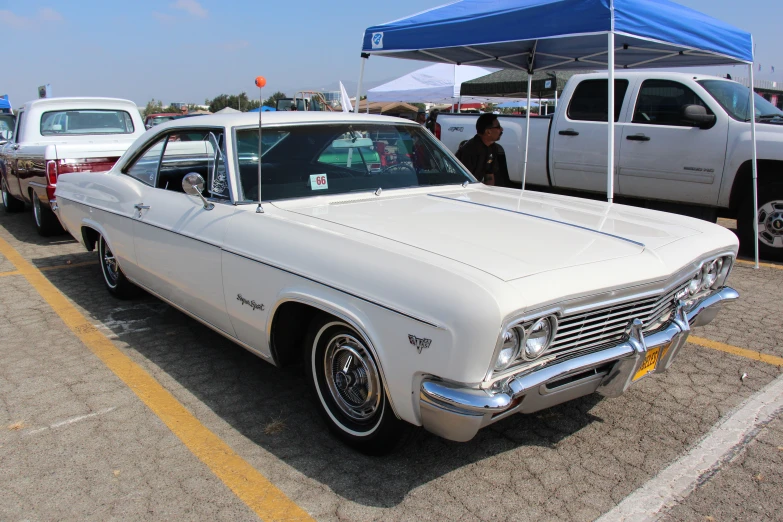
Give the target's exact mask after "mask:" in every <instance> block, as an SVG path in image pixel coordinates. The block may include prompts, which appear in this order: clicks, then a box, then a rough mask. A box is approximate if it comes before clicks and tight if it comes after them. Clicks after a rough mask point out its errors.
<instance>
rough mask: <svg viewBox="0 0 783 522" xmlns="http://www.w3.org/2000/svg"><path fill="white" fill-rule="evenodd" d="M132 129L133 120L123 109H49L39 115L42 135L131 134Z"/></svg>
mask: <svg viewBox="0 0 783 522" xmlns="http://www.w3.org/2000/svg"><path fill="white" fill-rule="evenodd" d="M133 131H134V128H133V120H132V119H131V117H130V114H128V113H127V112H125V111H109V110H93V109H83V110H75V111H73V110H72V111H49V112H45V113H44V114H43V116H41V135H42V136H57V135H84V134H132V133H133Z"/></svg>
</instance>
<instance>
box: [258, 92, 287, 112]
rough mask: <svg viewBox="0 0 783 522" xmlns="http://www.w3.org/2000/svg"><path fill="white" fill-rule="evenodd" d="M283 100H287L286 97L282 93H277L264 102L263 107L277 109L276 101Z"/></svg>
mask: <svg viewBox="0 0 783 522" xmlns="http://www.w3.org/2000/svg"><path fill="white" fill-rule="evenodd" d="M283 98H288V96H286V95H285V93H284V92H280V91H277V92H276V93H274V94H273V95H272V96H270V97H269V98H267V99H266V100H264V106H265V107H273V108H275V109H276V108H277V100H281V99H283Z"/></svg>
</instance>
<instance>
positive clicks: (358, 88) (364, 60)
mask: <svg viewBox="0 0 783 522" xmlns="http://www.w3.org/2000/svg"><path fill="white" fill-rule="evenodd" d="M369 57H370V55H369V54H367V53H362V67H361V71H360V72H359V85H357V86H356V105H354V106H353V112H355V113H357V114H358V113H359V100H360V99H361V97H362V96H361V95H362V80H364V64H366V63H367V59H368V58H369ZM369 108H370V99H369V98H367V109H368V112H369Z"/></svg>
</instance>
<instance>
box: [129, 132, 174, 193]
mask: <svg viewBox="0 0 783 522" xmlns="http://www.w3.org/2000/svg"><path fill="white" fill-rule="evenodd" d="M165 144H166V136H164V137H162V138H161V139H159V140H158V141H156V142H155V143H154V144H153V145H152V146H151V147H150V148H148V149H147V151H146V152H145V153H144V154H142V155H141V156H140V157H139V158H138V159H137V160H136V161H135V162H134V163H133V165H131V166H130V168H128V169H126V170H125V174H127V175H128V176H130V177H132V178H136V179H137V180H139V181H141V182H142V183H144V184H145V185H150V186H153V187H154V186H155V179H156V178H157V175H158V167H159V166H160V156H161V153H162V152H163V146H164V145H165Z"/></svg>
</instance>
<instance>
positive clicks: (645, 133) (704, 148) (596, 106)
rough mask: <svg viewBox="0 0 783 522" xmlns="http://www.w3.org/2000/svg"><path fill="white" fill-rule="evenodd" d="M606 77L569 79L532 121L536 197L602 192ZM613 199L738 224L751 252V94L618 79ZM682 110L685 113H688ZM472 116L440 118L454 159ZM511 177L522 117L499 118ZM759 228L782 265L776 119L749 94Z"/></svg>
mask: <svg viewBox="0 0 783 522" xmlns="http://www.w3.org/2000/svg"><path fill="white" fill-rule="evenodd" d="M606 78H607V77H606V74H605V73H603V74H601V73H595V74H581V75H576V76H573V77H572V78H571V80H570V81H569V82H568V84H567V85H566V88H565V90H564V91H563V95H562V97H561V98H560V101H559V104H558V108H557V110H556V112H555V114H554V116H552V117H549V118H545V117H541V118H531V121H530V150H529V154H528V168H527V183H526V185H527V186H528V187H530V188H533V189H544V190H550V191H561V192H568V193H573V192H584V193H586V192H594V193H605V192H606V164H607V161H606V160H607V157H606V156H607V155H606V149H607V130H606V125H607V123H606V121H607V79H606ZM615 93H616V105H615V121H616V122H617V123H616V131H615V132H616V134H615V143H616V146H615V165H616V166H617V168H616V172H615V193H616V195H617V196H619V197H620V201H623V202H628V203H632V204H637V205H639V204H641V205H642V206H648V207H650V208H656V209H658V210H668V211H671V212H678V213H683V214H689V215H692V216H696V217H701V218H704V219H709V220H712V221H715V220H716V219H717V217H719V216H720V217H729V218H736V219H737V220H738V233H739V235H740V242H741V243H743V244H744V245H746V248H747V247H751V249H750V250H748V251H752V245H753V221H752V219H753V210H752V208H753V198H752V190H751V188H752V182H751V157H752V152H751V132H750V123H749V121H750V119H749V110H748V106H749V101H750V100H749V92H748V88H747V87H745V86H743V85H741V84H739V83H737V82H733V81H730V80H727V79H724V78H716V77H713V76H704V75H699V74H684V73H670V72H654V71H650V72H618V73H617V74H616V80H615ZM686 110H687V111H688V113H687V114H686ZM476 119H477V116H476V115H458V114H441V115H440V116H439V117H438V123H439V124H440V125H441V139H442V140H443V143H444V144H445V145H446V146H447V147H448V148H449V149H450V150H451V151H456V150H457V149H458V148H459V145H460V143H461V142H462V141H464V140H467V139H470V138H471V137H472V136H473V135H475V133H476V130H475V121H476ZM499 119H500V124H501V125H502V126H503V133H504V134H503V137H502V138H501V140H500V142H499V143H500V144H501V145H502V146H503V148H504V149H505V152H506V162H507V165H508V172H509V178H510V179H511V181H512V182H516V183H520V182H521V181H522V170H523V165H524V155H525V119H524V117H519V116H501V117H500V118H499ZM756 121H757V122H758V125H757V147H758V159H759V162H758V176H759V180H758V187H759V188H758V195H759V199H758V203H759V206H758V210H759V212H758V220H759V240H760V241H759V243H760V249H761V255H762V257H765V258H767V259H776V260H781V259H783V111H780V110H779V109H777V108H776V107H775V106H773V105H772V104H771V103H769V102H767V101H766V100H764V99H763V98H761V97H760V96H758V95H756Z"/></svg>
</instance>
